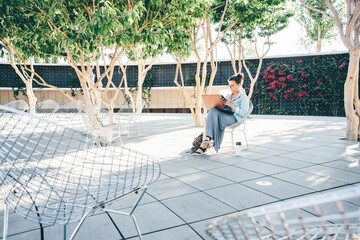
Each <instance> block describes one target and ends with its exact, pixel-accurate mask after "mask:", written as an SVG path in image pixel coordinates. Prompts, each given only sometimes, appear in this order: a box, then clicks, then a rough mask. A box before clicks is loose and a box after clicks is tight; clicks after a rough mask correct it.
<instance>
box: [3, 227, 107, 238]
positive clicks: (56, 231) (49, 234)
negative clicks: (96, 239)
mask: <svg viewBox="0 0 360 240" xmlns="http://www.w3.org/2000/svg"><path fill="white" fill-rule="evenodd" d="M78 237H79V236H78ZM44 238H45V239H54V240H63V239H64V228H63V226H51V227H45V228H44ZM1 239H2V236H1ZM6 239H10V240H24V239H27V240H32V239H34V240H35V239H41V235H40V229H33V230H31V231H28V232H23V233H19V234H15V235H10V234H9V235H8V237H7V238H6ZM78 239H81V238H80V237H79V238H78ZM83 239H84V238H83ZM110 239H111V238H110Z"/></svg>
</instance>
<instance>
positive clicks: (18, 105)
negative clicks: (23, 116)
mask: <svg viewBox="0 0 360 240" xmlns="http://www.w3.org/2000/svg"><path fill="white" fill-rule="evenodd" d="M5 106H7V107H10V108H13V109H16V110H19V111H24V112H25V111H26V110H28V109H29V104H27V102H25V101H24V100H15V101H12V102H9V103H7V104H5Z"/></svg>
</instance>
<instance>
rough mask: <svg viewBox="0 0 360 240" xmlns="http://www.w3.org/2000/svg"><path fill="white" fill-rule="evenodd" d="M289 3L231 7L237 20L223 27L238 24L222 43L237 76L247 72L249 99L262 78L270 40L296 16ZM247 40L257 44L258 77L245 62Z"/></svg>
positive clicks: (256, 1) (280, 0) (257, 1)
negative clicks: (245, 42) (226, 46)
mask: <svg viewBox="0 0 360 240" xmlns="http://www.w3.org/2000/svg"><path fill="white" fill-rule="evenodd" d="M287 2H288V1H287V0H278V1H261V0H254V1H234V3H233V4H232V5H231V6H232V7H231V8H229V9H230V11H232V12H233V14H232V16H234V17H233V19H227V21H226V24H225V25H224V27H226V26H227V25H229V24H232V23H233V22H234V21H237V23H236V25H235V26H234V27H233V28H232V31H229V32H228V33H227V35H226V37H225V38H224V39H223V42H224V43H225V44H227V45H228V50H229V54H230V56H231V60H232V66H233V70H234V74H238V73H240V72H242V68H243V67H244V68H245V70H246V73H247V75H248V77H249V79H250V81H251V82H250V91H249V94H248V97H249V98H251V97H252V93H253V89H254V86H255V83H256V81H257V79H258V77H259V73H260V69H261V66H262V61H263V58H264V57H265V55H266V54H267V52H268V51H269V49H270V46H271V44H272V42H271V41H270V37H271V36H272V35H274V34H276V33H278V32H279V31H281V30H283V29H284V28H285V27H287V25H288V22H289V18H290V17H291V16H293V12H292V11H291V10H289V9H288V7H287V6H286V5H285V4H286V3H287ZM258 38H262V39H263V42H264V46H263V48H262V49H263V50H262V51H261V52H260V51H259V47H258ZM244 40H247V41H248V42H250V43H252V44H254V50H255V53H256V56H257V57H258V59H259V64H258V67H257V69H256V70H255V71H256V73H255V74H254V73H252V72H251V69H249V68H248V66H247V64H246V61H245V53H244ZM229 46H230V47H229ZM265 46H266V47H265ZM230 48H231V50H230ZM236 60H237V64H236Z"/></svg>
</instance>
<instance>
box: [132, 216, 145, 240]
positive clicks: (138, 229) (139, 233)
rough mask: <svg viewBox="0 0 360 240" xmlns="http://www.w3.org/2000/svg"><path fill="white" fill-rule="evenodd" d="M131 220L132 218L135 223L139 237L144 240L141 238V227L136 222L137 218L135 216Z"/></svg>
mask: <svg viewBox="0 0 360 240" xmlns="http://www.w3.org/2000/svg"><path fill="white" fill-rule="evenodd" d="M131 218H132V220H133V222H134V224H135V227H136V231H137V233H138V235H139V239H140V240H143V238H142V236H141V232H140V228H139V225H138V224H137V222H136V218H135V216H134V215H131Z"/></svg>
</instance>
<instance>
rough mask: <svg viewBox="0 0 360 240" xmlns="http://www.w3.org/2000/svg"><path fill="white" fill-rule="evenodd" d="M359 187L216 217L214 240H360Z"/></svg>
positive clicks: (209, 228)
mask: <svg viewBox="0 0 360 240" xmlns="http://www.w3.org/2000/svg"><path fill="white" fill-rule="evenodd" d="M359 198H360V186H351V187H347V188H345V189H340V190H331V191H326V192H323V193H317V194H313V195H310V196H306V197H301V198H297V199H293V200H288V201H286V202H280V203H275V204H267V205H264V206H261V207H258V208H253V209H249V210H247V211H243V212H239V213H236V214H233V215H229V216H226V217H222V218H219V219H216V220H215V221H213V222H212V223H210V224H209V225H208V226H207V229H206V232H207V234H208V235H209V236H210V237H211V239H214V240H223V239H226V240H240V239H278V240H285V239H286V240H294V239H299V240H300V239H301V240H305V239H307V240H309V239H323V240H330V239H354V240H355V239H360V221H359V219H360V207H359Z"/></svg>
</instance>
